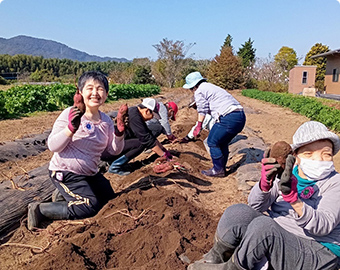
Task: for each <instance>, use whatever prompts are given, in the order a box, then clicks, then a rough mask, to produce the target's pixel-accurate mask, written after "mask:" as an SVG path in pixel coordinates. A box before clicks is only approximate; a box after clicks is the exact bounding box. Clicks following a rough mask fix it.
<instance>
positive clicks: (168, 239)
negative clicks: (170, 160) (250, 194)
mask: <svg viewBox="0 0 340 270" xmlns="http://www.w3.org/2000/svg"><path fill="white" fill-rule="evenodd" d="M163 181H165V180H163ZM216 226H217V219H216V218H213V217H212V216H211V215H209V214H208V213H207V212H206V211H205V210H204V209H201V208H199V207H197V206H195V205H194V203H193V202H192V201H191V200H190V199H188V198H185V197H183V196H181V195H178V194H177V193H176V192H174V191H169V190H166V189H165V188H162V187H159V188H155V187H152V188H149V189H146V190H141V189H134V190H131V191H128V192H126V193H125V192H122V193H121V195H119V196H118V197H117V198H115V199H113V200H111V201H110V202H109V203H108V204H107V205H106V206H105V207H104V208H103V209H102V210H101V211H100V212H99V214H98V215H96V216H95V217H93V218H90V219H86V220H78V221H55V222H54V223H53V224H51V225H50V226H48V228H47V230H42V231H41V232H35V233H30V232H28V231H27V229H26V228H25V227H24V226H22V227H21V228H20V229H19V230H17V232H16V233H15V235H14V236H13V237H12V239H11V241H10V243H11V244H12V245H13V246H3V247H2V248H1V249H0V256H1V258H2V259H1V260H2V261H3V262H4V261H7V262H10V261H12V262H16V263H15V264H13V267H11V266H10V265H11V264H8V265H6V269H8V270H11V269H35V270H36V269H185V268H186V266H187V265H188V262H189V260H190V261H192V260H195V259H198V258H199V257H200V256H201V255H202V253H204V251H205V250H207V249H209V248H210V247H209V246H210V245H211V243H212V239H213V234H214V231H215V229H216ZM17 242H20V243H22V244H27V245H30V246H32V247H33V246H36V247H40V248H41V249H39V248H38V249H37V248H36V249H33V248H29V247H20V246H15V244H14V243H17ZM28 250H31V252H27V251H28ZM180 258H182V259H180ZM2 266H4V265H3V264H2Z"/></svg>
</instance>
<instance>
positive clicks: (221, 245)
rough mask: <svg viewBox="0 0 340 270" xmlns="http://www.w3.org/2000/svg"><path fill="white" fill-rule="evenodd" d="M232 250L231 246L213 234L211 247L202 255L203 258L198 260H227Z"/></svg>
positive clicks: (212, 261)
mask: <svg viewBox="0 0 340 270" xmlns="http://www.w3.org/2000/svg"><path fill="white" fill-rule="evenodd" d="M234 250H235V248H234V247H233V246H231V245H230V244H228V243H226V242H224V241H223V240H222V239H221V238H219V237H218V236H217V234H215V237H214V245H213V247H212V248H211V249H210V250H209V251H208V253H206V254H204V255H203V259H201V260H200V261H201V262H205V263H223V262H226V261H228V260H229V258H230V257H231V255H233V253H234Z"/></svg>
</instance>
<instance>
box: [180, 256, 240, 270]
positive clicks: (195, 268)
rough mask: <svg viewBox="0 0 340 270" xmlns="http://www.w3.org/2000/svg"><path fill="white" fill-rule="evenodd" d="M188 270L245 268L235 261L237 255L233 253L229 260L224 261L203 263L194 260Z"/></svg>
mask: <svg viewBox="0 0 340 270" xmlns="http://www.w3.org/2000/svg"><path fill="white" fill-rule="evenodd" d="M187 269H188V270H242V269H243V268H242V267H241V266H239V265H238V263H237V262H236V261H235V256H234V255H233V256H232V257H231V258H230V259H229V260H228V261H227V262H224V263H216V264H215V263H214V264H211V263H202V262H199V261H197V262H194V263H193V264H190V265H189V266H188V268H187Z"/></svg>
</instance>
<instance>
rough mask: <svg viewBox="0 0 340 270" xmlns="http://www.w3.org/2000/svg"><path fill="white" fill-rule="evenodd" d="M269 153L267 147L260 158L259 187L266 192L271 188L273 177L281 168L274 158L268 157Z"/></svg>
mask: <svg viewBox="0 0 340 270" xmlns="http://www.w3.org/2000/svg"><path fill="white" fill-rule="evenodd" d="M269 154H270V148H267V149H266V151H265V152H264V154H263V159H262V160H261V180H260V188H261V190H262V191H265V192H268V191H269V190H270V189H271V188H272V186H273V182H274V179H275V177H276V175H277V174H278V173H279V171H280V168H281V165H280V164H278V163H277V161H276V159H275V158H272V157H269Z"/></svg>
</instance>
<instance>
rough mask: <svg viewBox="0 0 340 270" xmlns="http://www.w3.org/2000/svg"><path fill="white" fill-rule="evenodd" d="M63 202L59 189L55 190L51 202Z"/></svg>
mask: <svg viewBox="0 0 340 270" xmlns="http://www.w3.org/2000/svg"><path fill="white" fill-rule="evenodd" d="M62 201H65V198H64V197H63V195H61V193H60V191H59V189H57V188H56V189H55V190H54V191H53V193H52V202H62Z"/></svg>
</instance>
